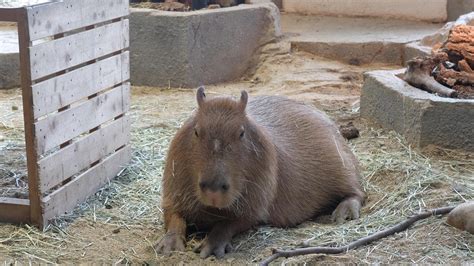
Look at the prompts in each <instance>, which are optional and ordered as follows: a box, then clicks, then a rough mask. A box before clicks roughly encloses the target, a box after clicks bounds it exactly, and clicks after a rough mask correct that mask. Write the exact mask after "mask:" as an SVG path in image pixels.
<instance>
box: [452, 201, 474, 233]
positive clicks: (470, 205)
mask: <svg viewBox="0 0 474 266" xmlns="http://www.w3.org/2000/svg"><path fill="white" fill-rule="evenodd" d="M447 223H448V224H450V225H452V226H454V227H456V228H458V229H460V230H464V231H468V232H469V233H471V234H474V201H468V202H465V203H463V204H459V206H457V207H456V208H454V210H452V211H451V212H450V213H449V215H448V219H447Z"/></svg>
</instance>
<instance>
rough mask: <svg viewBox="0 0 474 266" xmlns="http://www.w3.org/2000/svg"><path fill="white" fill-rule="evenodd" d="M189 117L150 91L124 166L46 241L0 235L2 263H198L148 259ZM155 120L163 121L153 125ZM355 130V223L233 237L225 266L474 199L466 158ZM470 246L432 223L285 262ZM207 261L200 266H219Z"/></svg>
mask: <svg viewBox="0 0 474 266" xmlns="http://www.w3.org/2000/svg"><path fill="white" fill-rule="evenodd" d="M137 90H138V88H136V89H135V92H137ZM138 91H139V90H138ZM193 107H194V95H193V93H192V92H187V91H175V92H173V93H168V92H164V91H161V92H157V91H156V90H155V92H154V93H153V94H149V93H145V94H140V93H138V94H136V95H134V97H133V106H132V113H131V114H132V118H133V121H134V127H133V130H132V144H133V147H134V153H133V160H132V164H131V166H130V167H128V168H127V169H126V170H125V171H123V172H122V173H121V174H120V176H119V177H118V178H117V179H115V180H114V181H112V182H111V183H110V184H109V185H108V186H106V187H105V188H103V189H102V190H100V191H99V192H98V193H97V194H96V195H95V196H93V197H92V198H90V199H89V200H88V201H87V202H86V203H84V204H82V205H80V206H78V207H77V208H76V209H75V211H74V212H73V213H72V214H70V215H67V216H64V217H61V218H58V219H56V220H55V221H54V222H53V224H52V225H51V226H50V227H49V228H48V230H47V231H46V232H41V231H38V230H37V229H35V228H31V227H29V226H26V225H24V226H12V225H0V261H2V260H6V261H7V263H9V262H14V261H17V260H18V261H22V262H28V261H34V262H47V263H64V262H78V261H81V262H87V261H102V262H106V263H116V262H118V263H129V262H135V263H153V262H158V261H159V262H163V263H178V262H185V263H199V262H202V261H201V260H200V259H199V256H197V255H195V254H194V253H192V251H191V248H192V247H191V246H192V245H193V244H195V243H197V242H196V241H197V240H194V239H191V240H190V242H189V243H190V245H188V252H186V253H182V254H175V255H173V256H171V257H161V256H159V255H157V254H155V252H154V250H153V244H154V243H156V241H157V240H158V239H159V238H160V236H161V235H162V233H163V231H162V212H161V209H160V196H159V195H160V189H161V188H160V185H161V184H160V177H161V174H162V171H163V166H164V157H165V154H166V150H167V148H168V146H169V141H170V139H171V137H172V136H173V134H174V132H175V131H176V129H177V128H178V127H179V125H180V124H181V123H182V122H183V121H184V119H185V117H186V116H187V114H189V112H190V111H191V110H192V108H193ZM348 112H349V111H348ZM157 113H167V114H168V115H167V116H166V117H157V115H156V114H157ZM354 123H355V125H356V126H357V127H358V128H359V129H360V130H361V137H360V138H357V139H354V140H352V141H351V147H352V149H353V150H354V152H355V153H356V155H357V156H358V158H359V159H360V162H361V165H362V168H363V174H364V179H363V186H364V189H365V190H366V192H367V194H368V199H367V202H366V205H365V206H364V208H363V210H362V215H361V219H359V220H357V221H351V222H348V223H345V224H342V225H334V224H328V223H327V217H322V218H320V219H318V221H317V222H314V221H309V222H306V223H304V224H302V225H300V226H298V227H296V228H290V229H287V230H284V229H278V228H273V227H269V226H262V227H258V228H257V229H254V230H251V231H249V232H247V233H245V234H242V235H240V236H238V237H237V238H236V239H235V240H234V247H235V250H236V252H235V253H232V254H231V255H229V256H226V258H225V259H224V260H223V261H222V263H226V264H241V263H252V262H258V261H260V260H261V259H263V258H265V257H266V256H268V255H270V253H271V248H277V247H278V248H292V247H296V246H298V245H299V244H300V243H302V242H306V243H309V244H311V245H318V246H321V245H329V246H335V245H343V244H345V243H348V242H350V241H352V240H354V239H357V238H360V237H363V236H366V235H367V234H370V233H372V232H375V231H379V230H381V229H383V228H386V227H388V226H390V225H393V224H395V223H397V222H399V221H401V220H403V219H405V217H406V216H409V215H411V214H412V213H415V212H418V211H419V210H423V209H427V208H434V207H441V206H447V205H455V204H458V203H461V202H464V201H465V200H473V199H474V180H473V176H474V157H473V155H472V154H462V153H457V152H451V151H446V150H438V149H433V150H432V151H430V152H428V153H425V155H424V154H421V153H420V152H417V151H415V150H413V149H411V147H410V146H409V145H407V144H406V141H405V140H404V139H403V138H402V137H401V136H399V135H398V134H396V133H393V132H386V131H383V130H380V129H373V128H370V127H368V126H367V123H366V122H365V121H359V120H358V119H355V120H354ZM473 246H474V238H473V237H472V235H469V234H468V233H465V232H461V231H458V230H456V229H453V228H451V227H449V226H447V225H445V223H444V218H441V219H440V218H429V219H427V220H424V221H422V222H420V223H418V224H416V225H415V227H414V228H411V229H410V230H408V231H406V232H404V233H403V234H397V235H395V236H393V237H389V238H387V239H384V240H382V241H379V242H376V243H375V244H373V245H369V246H366V247H363V248H360V249H357V250H354V251H351V252H349V253H347V254H343V255H338V256H325V255H312V256H305V257H296V258H291V259H288V260H286V261H285V262H356V263H376V262H381V263H392V262H398V263H400V262H408V263H453V262H469V261H471V262H473V261H474V255H473V254H474V253H473V252H472V248H473ZM213 260H214V259H213V258H208V259H207V260H206V261H205V262H206V263H210V264H213V263H217V262H215V261H213ZM281 261H282V260H279V262H281ZM218 263H221V262H218Z"/></svg>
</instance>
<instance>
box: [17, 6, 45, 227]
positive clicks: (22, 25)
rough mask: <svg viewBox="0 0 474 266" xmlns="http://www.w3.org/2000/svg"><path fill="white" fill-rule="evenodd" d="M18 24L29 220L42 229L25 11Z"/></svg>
mask: <svg viewBox="0 0 474 266" xmlns="http://www.w3.org/2000/svg"><path fill="white" fill-rule="evenodd" d="M21 10H22V11H21V14H19V17H20V18H22V19H20V20H19V22H18V40H19V48H20V49H19V50H20V72H21V91H22V100H23V121H24V124H25V144H26V162H27V169H28V190H29V200H30V208H29V211H30V214H29V215H28V216H29V219H30V221H31V223H33V224H35V225H37V226H38V227H40V228H42V227H43V216H42V214H43V210H42V207H41V201H40V197H41V193H40V192H39V187H38V164H37V162H38V156H37V154H38V153H37V150H36V145H35V139H36V138H35V129H34V122H35V119H34V116H33V96H32V95H31V69H30V50H29V49H28V47H30V46H31V40H30V37H29V30H28V17H27V16H26V9H24V8H23V9H21Z"/></svg>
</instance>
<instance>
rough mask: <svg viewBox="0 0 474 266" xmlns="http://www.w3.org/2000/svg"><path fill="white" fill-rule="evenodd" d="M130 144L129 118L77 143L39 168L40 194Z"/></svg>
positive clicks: (48, 159)
mask: <svg viewBox="0 0 474 266" xmlns="http://www.w3.org/2000/svg"><path fill="white" fill-rule="evenodd" d="M129 140H130V118H129V117H128V116H124V117H121V118H119V119H117V120H115V121H114V122H112V123H111V124H109V125H107V126H105V127H103V128H100V129H99V130H97V131H94V132H93V133H91V134H90V135H87V136H86V137H84V138H82V139H80V140H78V141H77V142H75V143H73V144H71V145H69V146H67V147H65V148H63V149H61V150H59V151H58V152H56V153H54V154H51V155H50V156H48V157H45V158H43V159H42V160H40V161H39V162H38V164H39V179H40V181H41V186H40V190H41V192H42V193H45V192H46V191H48V190H49V189H50V188H52V187H54V186H56V185H58V184H59V183H60V182H62V181H64V180H65V179H67V178H69V177H71V176H73V175H75V174H77V173H79V172H80V171H81V170H84V169H86V168H88V167H89V166H90V165H91V164H92V163H94V162H96V161H97V160H99V159H102V158H104V157H105V156H107V155H108V154H110V153H112V152H114V151H115V150H116V149H118V148H120V147H122V146H124V145H125V144H127V143H128V141H129Z"/></svg>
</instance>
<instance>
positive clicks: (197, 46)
mask: <svg viewBox="0 0 474 266" xmlns="http://www.w3.org/2000/svg"><path fill="white" fill-rule="evenodd" d="M280 34H281V33H280V28H279V12H278V8H277V7H276V6H275V5H274V4H273V3H267V4H258V5H257V4H255V5H240V6H236V7H230V8H222V9H213V10H199V11H193V12H165V11H157V10H150V9H132V10H131V16H130V40H131V41H130V42H131V43H130V51H131V82H132V84H133V85H143V86H172V87H196V86H199V85H204V84H212V83H218V82H225V81H230V80H234V79H237V78H240V77H241V76H242V75H243V74H244V73H245V72H246V70H247V69H248V68H249V67H250V66H251V65H252V64H254V63H255V62H254V61H253V60H254V59H255V58H256V57H257V56H258V52H259V49H260V48H261V47H262V45H264V44H266V43H268V42H271V41H272V40H274V39H275V37H276V36H278V35H280Z"/></svg>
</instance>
